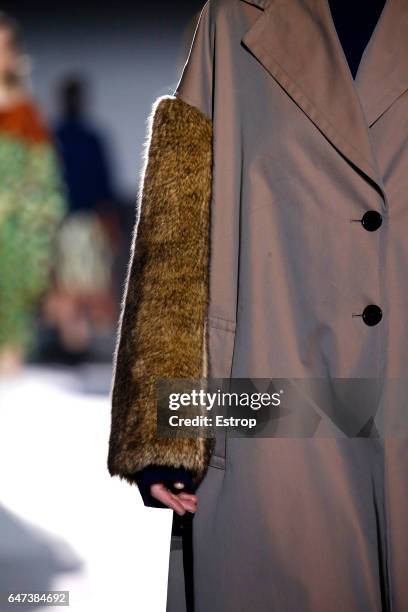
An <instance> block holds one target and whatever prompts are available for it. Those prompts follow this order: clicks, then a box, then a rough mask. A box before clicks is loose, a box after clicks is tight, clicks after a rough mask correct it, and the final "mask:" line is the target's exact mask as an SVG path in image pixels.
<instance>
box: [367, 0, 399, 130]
mask: <svg viewBox="0 0 408 612" xmlns="http://www.w3.org/2000/svg"><path fill="white" fill-rule="evenodd" d="M356 87H357V91H358V94H359V96H360V99H361V103H362V105H363V107H364V112H365V114H366V118H367V122H368V125H370V126H371V125H372V124H373V123H374V122H375V121H377V119H379V117H381V115H382V114H383V113H384V112H386V111H387V109H388V108H389V107H390V106H391V105H392V104H393V103H394V102H395V100H396V99H397V98H399V96H401V95H402V94H403V93H404V92H405V91H407V89H408V2H407V1H406V0H387V2H386V4H385V7H384V9H383V14H382V15H381V16H380V20H379V22H378V24H377V28H376V29H375V31H374V34H373V36H372V38H371V40H370V42H369V43H368V46H367V48H366V50H365V52H364V55H363V57H362V59H361V63H360V67H359V69H358V72H357V77H356Z"/></svg>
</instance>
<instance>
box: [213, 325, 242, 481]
mask: <svg viewBox="0 0 408 612" xmlns="http://www.w3.org/2000/svg"><path fill="white" fill-rule="evenodd" d="M234 342H235V323H233V322H232V321H226V320H225V319H220V318H218V317H209V318H208V353H209V377H210V378H212V379H214V378H223V379H225V378H230V376H231V370H232V361H233V356H234ZM226 441H227V440H226V430H225V428H220V429H219V430H217V431H216V440H215V448H214V451H213V453H212V455H211V459H210V462H209V465H210V467H214V468H217V469H221V470H225V465H226V446H227V445H226Z"/></svg>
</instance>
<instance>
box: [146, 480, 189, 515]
mask: <svg viewBox="0 0 408 612" xmlns="http://www.w3.org/2000/svg"><path fill="white" fill-rule="evenodd" d="M150 493H151V495H152V497H154V498H155V499H157V500H158V501H159V502H161V503H162V504H164V505H165V506H167V507H168V508H171V509H172V510H174V511H175V512H177V514H179V515H180V516H182V515H183V514H185V512H186V510H185V508H184V506H183V504H182V503H181V502H180V501H179V500H178V499H177V496H175V495H173V494H172V493H170V491H168V489H166V488H165V486H164V485H162V484H155V485H152V486H151V487H150Z"/></svg>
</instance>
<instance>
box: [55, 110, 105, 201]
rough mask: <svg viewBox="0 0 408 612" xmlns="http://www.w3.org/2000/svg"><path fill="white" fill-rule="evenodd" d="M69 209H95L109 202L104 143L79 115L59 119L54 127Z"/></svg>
mask: <svg viewBox="0 0 408 612" xmlns="http://www.w3.org/2000/svg"><path fill="white" fill-rule="evenodd" d="M55 139H56V143H57V146H58V149H59V152H60V156H61V159H62V165H63V169H64V178H65V182H66V185H67V189H68V196H69V202H70V211H71V212H73V211H77V210H95V208H101V207H103V206H104V205H106V203H109V202H112V201H113V199H114V198H113V191H112V183H111V176H110V172H109V167H108V163H107V158H106V152H105V146H104V144H103V142H102V139H101V137H100V136H99V134H98V133H97V132H96V130H95V129H94V128H93V127H92V126H90V125H88V123H87V122H86V121H85V120H84V119H83V118H81V117H67V118H64V119H62V120H61V121H60V122H59V123H58V124H57V126H56V128H55Z"/></svg>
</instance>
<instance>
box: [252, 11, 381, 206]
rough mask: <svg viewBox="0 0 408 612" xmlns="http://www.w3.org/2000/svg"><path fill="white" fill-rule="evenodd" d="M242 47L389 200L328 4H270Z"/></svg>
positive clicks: (253, 26)
mask: <svg viewBox="0 0 408 612" xmlns="http://www.w3.org/2000/svg"><path fill="white" fill-rule="evenodd" d="M242 43H243V44H244V46H246V47H247V49H248V50H249V51H250V52H251V53H252V54H253V55H254V56H255V57H256V59H257V60H258V61H259V62H260V63H261V64H262V65H263V66H264V67H265V68H266V70H267V71H268V72H269V73H270V74H271V75H272V76H273V77H274V78H275V79H276V80H277V81H278V82H279V83H280V85H281V86H282V87H283V88H284V89H285V90H286V92H287V93H288V95H289V96H291V98H292V99H293V100H294V101H295V102H296V104H298V106H299V107H300V108H301V109H302V110H303V112H304V113H305V114H306V115H307V116H308V117H309V119H310V120H311V121H312V122H313V123H314V124H315V125H316V127H317V128H318V129H319V130H320V131H321V132H322V133H323V134H324V136H325V137H326V138H327V139H328V140H329V141H330V142H331V143H332V144H333V145H334V147H336V149H338V150H339V151H340V152H341V153H342V154H343V155H344V156H345V157H346V158H347V159H348V160H349V161H350V162H351V163H352V164H353V165H354V166H356V167H357V168H358V169H360V170H361V171H362V172H363V173H364V174H365V175H366V176H368V177H369V178H370V179H371V180H372V181H373V182H374V183H375V184H376V185H377V188H378V189H379V191H380V192H382V193H383V195H384V191H383V186H382V180H381V177H380V175H379V173H378V169H377V165H376V161H375V158H374V154H373V150H372V147H371V143H370V139H369V133H368V126H367V122H366V119H365V116H364V113H363V109H362V105H361V103H360V100H359V97H358V95H357V91H356V88H355V85H354V82H353V78H352V75H351V72H350V69H349V67H348V65H347V61H346V58H345V56H344V52H343V50H342V47H341V43H340V41H339V38H338V36H337V33H336V30H335V27H334V23H333V20H332V17H331V13H330V7H329V5H328V2H327V0H270V1H269V2H268V5H267V6H266V8H265V10H264V11H263V12H262V13H261V15H260V16H259V17H258V19H257V20H256V21H255V23H254V24H253V25H252V26H251V27H250V29H249V30H248V31H247V32H246V33H245V35H244V36H243V38H242ZM384 197H385V195H384Z"/></svg>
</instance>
